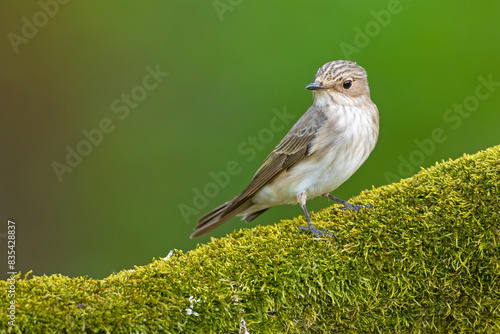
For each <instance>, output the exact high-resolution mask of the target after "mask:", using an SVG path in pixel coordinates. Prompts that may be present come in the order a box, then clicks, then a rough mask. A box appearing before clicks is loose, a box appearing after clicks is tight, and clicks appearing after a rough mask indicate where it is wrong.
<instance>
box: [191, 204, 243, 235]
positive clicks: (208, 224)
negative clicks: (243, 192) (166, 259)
mask: <svg viewBox="0 0 500 334" xmlns="http://www.w3.org/2000/svg"><path fill="white" fill-rule="evenodd" d="M237 198H238V196H237V197H235V198H233V199H232V200H230V201H227V202H226V203H224V204H222V205H220V206H218V207H216V208H215V209H213V210H212V211H210V212H209V213H207V214H206V215H204V216H203V217H201V218H200V219H199V220H198V224H197V225H196V227H195V228H194V229H195V231H194V232H193V234H191V236H190V238H191V239H193V238H197V237H200V236H202V235H204V234H206V233H208V232H210V231H212V230H213V229H215V228H217V227H218V226H220V225H222V224H224V223H225V222H227V221H228V220H229V219H231V218H233V217H234V216H236V215H238V214H240V213H242V212H244V211H246V210H248V209H249V208H250V207H251V206H252V205H253V203H252V201H251V200H248V201H246V202H244V203H242V204H240V205H238V206H236V207H235V206H234V205H233V204H234V200H235V199H237Z"/></svg>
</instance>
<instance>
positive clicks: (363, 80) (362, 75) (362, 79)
mask: <svg viewBox="0 0 500 334" xmlns="http://www.w3.org/2000/svg"><path fill="white" fill-rule="evenodd" d="M306 89H310V90H334V91H336V92H340V93H343V94H344V95H346V96H350V97H353V98H355V97H358V96H361V95H367V96H368V97H369V96H370V89H369V88H368V80H367V74H366V71H365V69H364V68H362V67H361V66H359V65H358V64H356V63H355V62H352V61H348V60H335V61H331V62H329V63H326V64H325V65H323V66H321V67H320V69H319V70H318V72H317V73H316V76H315V78H314V82H313V83H311V84H309V85H307V86H306Z"/></svg>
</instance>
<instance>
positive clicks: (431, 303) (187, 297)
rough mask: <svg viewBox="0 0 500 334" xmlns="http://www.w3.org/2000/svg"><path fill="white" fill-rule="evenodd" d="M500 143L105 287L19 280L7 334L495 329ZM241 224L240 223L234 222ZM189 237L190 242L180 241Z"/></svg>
mask: <svg viewBox="0 0 500 334" xmlns="http://www.w3.org/2000/svg"><path fill="white" fill-rule="evenodd" d="M499 189H500V146H496V147H493V148H490V149H488V150H485V151H482V152H479V153H477V154H475V155H464V157H462V158H460V159H457V160H454V161H448V162H442V163H438V164H436V165H435V166H433V167H431V168H428V169H425V170H422V171H420V172H419V173H418V174H417V175H415V176H413V177H410V178H408V179H405V180H401V181H400V182H398V183H396V184H392V185H388V186H383V187H380V188H377V189H372V190H369V191H364V192H363V193H362V194H361V195H359V196H357V197H355V198H352V199H351V202H353V203H371V204H372V205H373V206H374V207H375V211H374V212H372V211H371V210H362V211H361V212H359V213H356V212H344V211H338V210H337V211H334V212H331V210H329V209H325V210H322V211H320V212H319V213H317V214H313V215H312V216H311V219H312V220H313V222H314V223H315V224H316V226H317V227H318V228H328V229H329V230H330V231H332V232H333V233H335V234H336V236H337V237H338V240H335V239H334V238H330V237H327V238H323V239H314V238H313V236H312V234H311V233H308V232H305V231H300V230H298V229H297V226H298V225H304V224H305V223H304V219H303V218H302V217H299V218H296V219H294V220H288V221H283V222H281V223H279V224H275V225H272V226H258V227H255V228H248V229H242V230H240V231H238V232H234V233H232V234H230V235H229V236H227V237H225V238H221V239H212V241H211V242H210V243H208V244H205V245H200V246H198V247H197V248H196V249H195V250H193V251H189V252H187V253H185V254H184V253H182V252H176V253H175V254H174V255H173V256H171V257H170V258H168V259H166V260H164V259H160V260H154V261H153V263H151V264H149V265H147V266H142V267H136V268H135V269H134V270H126V271H122V272H120V273H118V274H114V275H111V276H109V277H107V278H105V279H103V280H94V279H87V278H82V277H78V278H68V277H64V276H61V275H52V276H48V277H47V276H43V277H33V278H30V279H21V280H18V281H17V284H16V296H17V299H16V300H17V308H16V326H15V327H10V326H8V321H9V319H8V318H7V313H6V310H7V305H8V304H7V302H8V298H7V295H6V285H7V283H6V282H5V281H2V282H1V287H2V292H1V293H0V296H1V298H0V326H1V330H0V332H1V333H11V332H12V333H18V332H23V333H78V332H88V333H179V332H186V333H238V332H239V329H240V321H241V320H242V319H244V321H245V323H246V327H247V329H248V331H250V332H251V333H252V334H254V333H342V332H347V333H362V332H370V333H372V332H374V333H410V332H411V333H434V332H442V333H473V332H474V333H476V332H485V333H500V248H499V242H500V190H499ZM235 226H236V225H235ZM186 237H187V236H186Z"/></svg>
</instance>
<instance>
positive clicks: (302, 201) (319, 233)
mask: <svg viewBox="0 0 500 334" xmlns="http://www.w3.org/2000/svg"><path fill="white" fill-rule="evenodd" d="M297 200H298V202H299V205H300V207H301V208H302V211H304V215H305V216H306V219H307V226H299V229H301V230H309V231H311V232H312V234H314V235H315V236H316V237H318V238H321V236H322V235H331V236H333V237H335V239H336V238H337V237H336V236H335V234H333V233H330V232H327V231H328V230H327V229H322V230H318V229H317V228H316V227H314V225H313V223H312V222H311V218H309V213H308V212H307V208H306V200H307V195H306V193H304V192H303V193H301V194H300V195H299V196H297Z"/></svg>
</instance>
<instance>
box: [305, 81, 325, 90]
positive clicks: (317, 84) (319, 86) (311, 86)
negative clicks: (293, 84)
mask: <svg viewBox="0 0 500 334" xmlns="http://www.w3.org/2000/svg"><path fill="white" fill-rule="evenodd" d="M306 89H309V90H318V89H326V87H325V86H323V84H321V82H317V81H315V82H312V83H310V84H309V85H307V86H306Z"/></svg>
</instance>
